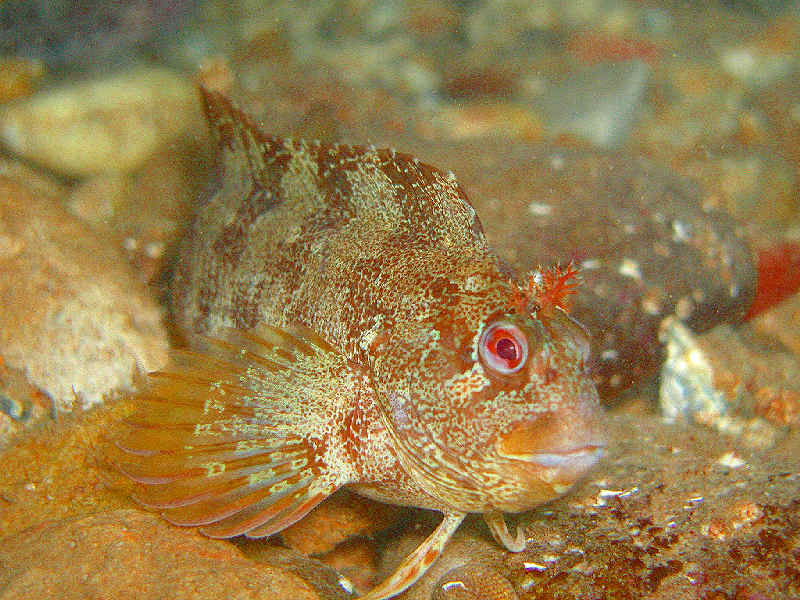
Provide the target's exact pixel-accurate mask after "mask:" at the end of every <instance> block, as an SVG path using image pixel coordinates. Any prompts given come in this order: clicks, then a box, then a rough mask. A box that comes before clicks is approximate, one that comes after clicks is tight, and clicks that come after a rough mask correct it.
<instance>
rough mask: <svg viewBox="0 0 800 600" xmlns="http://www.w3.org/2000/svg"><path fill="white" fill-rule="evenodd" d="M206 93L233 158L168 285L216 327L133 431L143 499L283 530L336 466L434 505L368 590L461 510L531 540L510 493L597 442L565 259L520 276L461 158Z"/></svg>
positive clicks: (439, 540) (191, 311) (131, 447)
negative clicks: (504, 257)
mask: <svg viewBox="0 0 800 600" xmlns="http://www.w3.org/2000/svg"><path fill="white" fill-rule="evenodd" d="M203 100H204V103H205V108H206V112H207V115H208V117H209V121H210V123H211V124H212V129H213V130H214V131H215V133H216V135H217V138H218V141H219V144H220V149H221V157H222V173H223V175H222V178H221V187H220V190H219V191H218V192H217V193H216V194H215V195H214V196H213V197H212V198H211V199H210V201H209V202H208V203H207V204H206V205H205V206H204V207H203V208H202V210H201V211H200V213H199V216H198V220H197V222H196V224H195V226H194V229H193V232H192V233H191V234H190V236H189V237H188V238H187V241H186V244H185V246H184V248H183V250H182V254H181V262H180V265H179V268H178V272H177V275H176V279H175V286H174V298H175V313H176V317H177V318H178V320H179V321H180V322H181V323H182V324H183V325H184V326H185V327H186V329H187V330H190V331H195V332H197V333H200V334H204V336H208V337H203V336H197V335H195V336H191V337H190V340H191V345H192V349H191V350H190V351H187V352H183V353H179V354H178V355H177V356H176V360H175V361H174V366H173V368H172V372H171V373H170V372H167V373H165V374H162V375H160V376H156V377H157V382H156V383H155V384H154V385H153V386H152V387H151V388H150V390H148V391H146V392H145V393H144V394H143V396H142V404H143V406H145V407H146V408H143V410H142V411H141V413H140V415H139V416H138V417H134V418H133V419H132V422H131V431H132V432H131V435H130V436H129V437H128V438H127V439H126V440H123V441H122V442H121V443H120V447H121V448H122V449H123V450H126V451H127V452H128V453H129V454H131V455H133V456H137V457H139V458H134V459H129V460H128V461H127V462H125V463H124V464H123V465H122V468H123V470H124V471H125V472H127V473H128V474H129V475H131V477H133V478H134V479H136V480H138V481H140V482H141V483H142V484H143V486H144V490H143V492H142V495H141V500H142V501H143V502H144V503H145V504H147V505H150V506H153V507H157V508H161V509H164V510H165V516H166V517H167V518H168V519H170V520H172V521H173V522H176V523H179V524H183V525H202V526H204V528H203V531H204V532H206V533H208V534H209V535H214V536H218V537H226V536H231V535H236V534H239V533H246V534H247V535H250V536H263V535H270V534H272V533H275V532H277V531H280V530H281V529H282V528H284V527H286V526H288V525H289V524H291V523H292V522H294V521H296V520H297V519H299V518H302V516H303V515H305V514H306V513H307V512H308V511H309V510H311V508H313V506H315V505H316V504H317V503H318V502H320V501H321V500H322V499H323V498H324V497H325V496H327V495H329V494H330V493H332V492H333V491H334V490H335V489H337V488H338V487H340V486H342V485H350V486H353V487H354V489H356V490H357V491H359V492H361V493H363V494H366V495H368V496H371V497H374V498H377V499H381V500H385V501H390V502H393V503H404V504H410V505H414V506H420V507H426V508H433V509H437V510H441V511H442V512H443V513H444V514H445V517H444V519H443V521H442V524H441V525H440V526H439V528H438V529H437V530H436V531H435V532H434V533H433V534H432V535H431V536H430V537H429V538H428V540H426V541H425V542H424V543H423V544H422V545H421V546H420V547H419V548H418V549H417V550H416V551H415V552H414V553H412V555H411V556H410V557H409V558H408V559H406V561H405V562H404V563H403V564H402V565H400V567H399V568H398V570H397V572H396V573H395V574H394V575H393V576H392V577H390V578H389V579H388V580H387V581H386V582H384V584H381V585H380V586H379V587H378V588H376V589H375V590H373V591H372V592H370V593H369V594H368V595H367V597H369V598H374V599H377V598H386V597H389V596H391V595H394V594H396V593H398V592H399V591H401V590H402V589H404V588H405V587H407V586H408V585H410V584H411V583H413V581H415V580H416V579H417V578H418V577H419V575H421V573H422V572H424V570H425V569H426V568H427V567H428V566H429V565H430V564H431V562H432V561H433V560H434V559H435V558H436V557H437V556H438V554H439V553H440V552H441V549H442V547H443V546H444V544H445V543H446V541H447V539H448V538H449V536H450V535H451V534H452V532H453V531H454V530H455V528H456V527H457V526H458V524H459V523H460V521H461V520H462V519H463V517H464V515H465V514H466V513H467V512H480V513H483V514H484V515H485V517H486V521H487V523H488V524H489V526H490V528H491V529H492V531H493V533H494V534H495V536H496V537H497V538H498V540H500V541H501V542H502V543H504V544H505V545H506V546H507V547H508V548H509V549H511V550H516V551H518V550H521V549H522V548H524V539H520V538H519V537H517V538H516V539H514V538H512V537H511V536H510V535H509V533H508V531H507V529H506V526H505V522H504V521H503V518H502V514H501V513H502V512H515V511H521V510H525V509H528V508H530V507H532V506H535V505H536V504H538V503H541V502H543V501H546V500H548V499H550V498H553V497H555V496H558V495H560V494H562V493H563V492H564V491H566V490H567V489H568V487H569V486H570V485H571V484H572V483H573V482H574V481H575V480H576V479H577V477H579V476H580V475H581V474H582V473H583V472H585V471H586V469H588V468H589V467H590V466H591V465H592V464H593V463H594V462H595V461H596V460H597V457H598V456H599V452H600V448H601V447H602V446H603V444H604V442H603V435H602V432H601V429H600V425H599V416H598V414H597V394H596V391H595V389H594V386H593V384H592V382H591V379H590V378H589V377H588V376H587V374H586V373H585V369H584V361H585V359H586V355H587V349H588V341H587V339H586V336H585V333H584V332H583V330H582V329H581V327H580V326H579V325H577V324H576V323H575V322H574V321H572V320H571V319H570V317H569V316H568V315H567V314H566V312H565V311H564V310H563V308H562V304H563V303H562V301H561V300H562V299H563V295H564V294H566V293H567V291H568V290H569V288H570V287H571V282H570V281H569V280H570V278H571V277H572V273H571V272H570V271H567V272H565V273H561V272H558V271H554V272H553V273H552V274H548V276H546V277H545V276H542V274H541V273H539V274H537V275H536V276H531V279H530V285H529V286H523V285H522V284H521V283H517V282H514V281H512V280H511V278H510V275H509V274H508V273H507V272H504V270H503V269H502V268H501V265H500V263H499V261H498V260H497V259H496V258H495V257H494V256H493V255H492V254H491V253H489V251H488V250H487V247H486V241H485V238H484V235H483V231H482V228H481V225H480V223H479V221H478V219H477V217H476V215H475V211H474V210H473V208H472V207H471V205H470V204H469V202H468V201H467V200H466V197H465V195H464V193H463V191H462V190H461V188H460V187H459V186H458V184H457V183H456V181H455V178H454V176H453V175H452V174H445V173H442V172H440V171H438V170H437V169H434V168H433V167H430V166H428V165H425V164H423V163H420V162H419V161H417V160H416V159H414V158H413V157H410V156H408V155H404V154H400V153H395V152H394V151H391V150H375V149H371V148H363V147H351V146H342V145H336V146H325V145H322V144H319V143H305V142H295V141H292V140H281V139H277V138H272V137H269V136H266V135H264V134H262V133H261V132H259V131H258V129H257V128H256V127H255V126H254V125H253V124H252V123H251V122H250V121H249V120H248V119H247V117H245V116H244V115H242V114H241V113H240V112H239V111H237V110H236V109H234V108H233V107H231V106H230V104H229V103H228V101H227V100H225V99H224V98H223V97H222V96H220V95H219V94H216V93H214V92H210V91H206V90H203ZM159 377H160V379H159ZM148 406H149V408H147V407H148ZM176 432H179V433H176Z"/></svg>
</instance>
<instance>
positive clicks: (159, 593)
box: [0, 509, 343, 600]
mask: <svg viewBox="0 0 800 600" xmlns="http://www.w3.org/2000/svg"><path fill="white" fill-rule="evenodd" d="M0 564H2V565H3V569H2V570H0V599H1V600H16V599H23V598H61V599H64V600H69V599H72V598H75V599H78V598H138V599H148V598H152V599H154V600H155V599H159V600H160V599H161V598H176V599H179V598H186V599H192V600H201V599H204V598H207V599H209V600H211V599H217V598H231V599H242V600H244V599H248V600H250V599H252V600H256V599H259V598H260V599H264V600H327V599H329V598H330V599H333V598H336V596H322V595H319V594H317V593H316V592H315V591H314V590H313V588H312V587H311V586H309V585H308V584H306V583H305V582H304V581H303V580H302V578H300V577H299V576H297V575H294V574H293V573H291V572H290V571H287V570H285V569H283V568H281V567H274V566H270V565H264V564H258V563H256V562H254V561H252V560H248V559H246V558H245V557H244V556H242V554H241V552H239V551H238V550H237V549H236V547H235V546H233V545H232V544H230V543H228V542H223V541H219V540H211V539H208V538H203V537H201V536H200V535H198V534H197V533H196V532H195V531H192V530H188V529H180V528H176V527H174V526H171V525H169V524H168V523H166V522H165V521H163V520H162V519H160V518H159V517H157V516H156V515H152V514H147V513H142V512H139V511H136V510H130V509H127V510H116V511H113V512H109V513H101V514H95V515H89V516H86V517H82V518H77V519H66V520H63V521H56V522H53V523H48V524H46V525H43V526H40V527H37V528H35V529H29V530H26V531H23V532H20V533H18V534H16V535H13V536H10V537H6V538H4V540H3V544H2V546H0ZM338 597H339V598H341V597H343V596H338Z"/></svg>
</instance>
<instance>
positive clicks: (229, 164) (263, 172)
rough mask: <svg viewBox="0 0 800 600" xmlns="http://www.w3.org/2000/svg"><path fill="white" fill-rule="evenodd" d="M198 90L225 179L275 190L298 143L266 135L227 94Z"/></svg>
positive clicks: (201, 87) (205, 89)
mask: <svg viewBox="0 0 800 600" xmlns="http://www.w3.org/2000/svg"><path fill="white" fill-rule="evenodd" d="M198 87H199V90H200V100H201V103H202V105H203V111H204V113H205V115H206V120H207V121H208V126H209V129H210V131H211V135H212V137H213V138H214V140H215V141H216V144H217V147H218V149H219V155H220V160H221V161H222V167H223V169H224V172H225V177H226V179H228V180H229V181H230V179H231V178H232V176H233V179H238V183H240V184H243V185H244V186H245V187H246V186H248V185H251V184H253V183H255V184H256V185H257V186H259V187H261V188H263V189H266V190H269V189H274V188H275V185H276V184H277V183H278V182H279V181H280V178H281V177H282V176H283V173H284V167H285V166H286V164H287V163H288V162H289V160H291V157H292V153H293V151H295V150H296V148H295V147H294V146H295V144H294V143H293V142H292V140H291V139H288V138H287V139H284V138H279V137H275V136H272V135H268V134H265V133H264V132H263V131H262V130H261V128H260V127H259V126H258V125H257V124H256V123H255V121H254V120H253V119H252V118H251V117H250V116H249V115H247V114H246V113H245V112H244V111H242V110H240V109H238V108H237V107H236V106H234V104H233V102H231V101H230V100H229V99H228V98H227V97H226V96H225V95H224V94H222V93H220V92H218V91H216V90H213V89H210V88H208V87H205V86H203V85H200V86H198ZM234 174H235V175H234Z"/></svg>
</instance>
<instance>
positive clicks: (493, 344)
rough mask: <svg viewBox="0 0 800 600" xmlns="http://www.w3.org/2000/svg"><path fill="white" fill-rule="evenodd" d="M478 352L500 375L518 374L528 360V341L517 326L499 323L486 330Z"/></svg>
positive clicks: (504, 322)
mask: <svg viewBox="0 0 800 600" xmlns="http://www.w3.org/2000/svg"><path fill="white" fill-rule="evenodd" d="M478 350H479V352H480V356H481V358H482V359H483V362H484V363H486V365H487V366H488V367H490V368H492V369H494V370H495V371H498V372H499V373H504V374H509V373H516V372H517V371H519V370H520V369H521V368H522V365H523V364H524V363H525V359H526V358H528V340H527V339H526V337H525V334H524V333H522V330H521V329H520V328H519V327H517V326H516V325H512V324H511V323H508V322H507V321H498V322H497V323H492V324H491V325H489V326H488V327H487V328H486V329H485V330H484V332H483V335H482V336H481V341H480V345H479V346H478Z"/></svg>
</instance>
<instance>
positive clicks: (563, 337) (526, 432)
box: [375, 277, 606, 512]
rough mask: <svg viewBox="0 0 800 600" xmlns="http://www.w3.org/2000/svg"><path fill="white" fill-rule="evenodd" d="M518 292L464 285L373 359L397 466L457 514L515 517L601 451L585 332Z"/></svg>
mask: <svg viewBox="0 0 800 600" xmlns="http://www.w3.org/2000/svg"><path fill="white" fill-rule="evenodd" d="M515 289H516V288H514V287H513V285H512V284H509V283H508V282H507V281H498V280H497V278H485V279H483V280H480V278H479V281H476V280H475V278H474V277H472V280H471V281H465V282H462V285H460V286H458V285H456V286H455V288H454V289H451V292H452V295H451V296H449V297H447V298H444V297H443V301H442V302H441V303H440V304H439V309H438V310H432V311H430V312H429V313H428V314H427V315H425V318H420V319H418V320H417V321H416V322H414V323H412V324H411V325H407V326H406V327H405V328H404V329H403V330H402V331H399V333H400V335H399V336H398V337H397V338H396V339H394V340H393V341H394V343H392V342H387V343H386V345H385V346H384V347H383V348H382V349H381V353H380V355H378V356H376V360H375V368H376V369H377V375H378V377H376V381H378V382H379V384H378V385H377V386H376V387H377V390H376V391H377V392H378V393H377V396H378V398H379V402H380V404H381V408H382V409H383V415H384V420H385V423H386V426H387V429H388V430H389V431H390V433H391V436H392V438H393V439H394V441H395V445H396V448H397V453H398V457H399V459H400V462H401V464H402V465H403V467H404V469H405V470H406V472H407V473H408V474H409V475H410V476H411V477H412V478H413V479H414V480H415V481H416V483H417V484H418V485H419V486H420V487H422V488H423V489H424V490H425V491H426V492H427V493H428V494H430V495H432V496H434V497H435V498H437V499H438V500H439V501H441V502H442V503H445V504H446V505H447V506H450V507H452V508H454V509H457V510H462V511H467V512H485V511H489V510H500V511H503V512H518V511H523V510H527V509H530V508H532V507H533V506H536V505H538V504H540V503H542V502H546V501H548V500H551V499H553V498H555V497H557V496H560V495H562V494H564V493H565V492H566V491H567V490H568V489H569V488H570V486H572V484H573V483H575V482H576V481H577V480H578V479H579V478H580V477H581V476H582V475H584V474H585V473H586V472H587V471H588V470H589V469H590V468H591V467H592V466H593V465H594V464H595V463H596V462H597V461H598V459H599V458H600V456H601V455H602V452H603V448H604V447H605V445H606V437H605V433H604V428H603V422H602V421H603V420H602V414H601V412H602V411H601V410H600V408H599V397H598V394H597V391H596V389H595V386H594V383H593V381H592V379H591V377H590V376H589V374H588V372H587V368H586V361H587V358H588V352H589V339H588V334H587V333H586V331H585V330H584V329H583V327H582V326H581V325H580V324H578V323H577V322H576V321H575V320H574V319H572V317H570V316H569V314H568V312H567V311H566V310H565V309H564V307H563V306H561V305H560V303H550V304H547V303H546V302H533V303H530V302H524V303H522V304H524V305H520V303H519V302H517V303H516V304H517V305H516V306H515V303H514V302H511V303H509V297H511V298H513V297H514V292H515ZM544 291H546V290H544ZM543 293H544V292H541V291H540V293H539V297H540V298H542V299H545V300H546V299H547V298H546V296H545V295H543Z"/></svg>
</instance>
